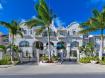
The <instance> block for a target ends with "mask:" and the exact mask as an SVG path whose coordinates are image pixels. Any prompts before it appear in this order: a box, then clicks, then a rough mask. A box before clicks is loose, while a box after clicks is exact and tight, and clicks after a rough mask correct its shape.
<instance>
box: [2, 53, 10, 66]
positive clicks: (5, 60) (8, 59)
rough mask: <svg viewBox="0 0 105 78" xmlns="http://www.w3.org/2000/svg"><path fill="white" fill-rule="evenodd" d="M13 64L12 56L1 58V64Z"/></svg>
mask: <svg viewBox="0 0 105 78" xmlns="http://www.w3.org/2000/svg"><path fill="white" fill-rule="evenodd" d="M8 64H11V61H10V56H8V55H5V56H4V57H3V59H2V60H0V65H8Z"/></svg>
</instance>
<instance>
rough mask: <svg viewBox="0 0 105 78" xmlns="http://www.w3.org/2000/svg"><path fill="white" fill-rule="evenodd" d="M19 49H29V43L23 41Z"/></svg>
mask: <svg viewBox="0 0 105 78" xmlns="http://www.w3.org/2000/svg"><path fill="white" fill-rule="evenodd" d="M19 47H29V42H28V41H21V42H20V43H19Z"/></svg>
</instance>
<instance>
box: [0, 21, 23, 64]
mask: <svg viewBox="0 0 105 78" xmlns="http://www.w3.org/2000/svg"><path fill="white" fill-rule="evenodd" d="M0 25H2V26H4V27H7V28H8V29H9V35H10V37H11V41H10V46H11V62H12V63H13V46H12V45H14V39H15V36H16V35H17V34H19V35H21V36H22V32H21V31H20V25H19V23H18V22H17V21H15V20H13V21H12V22H11V23H7V22H4V21H0Z"/></svg>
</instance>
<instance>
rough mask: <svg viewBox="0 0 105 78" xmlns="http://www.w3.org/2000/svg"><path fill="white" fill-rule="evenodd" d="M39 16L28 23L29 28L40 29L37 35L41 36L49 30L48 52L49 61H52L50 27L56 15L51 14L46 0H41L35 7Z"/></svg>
mask: <svg viewBox="0 0 105 78" xmlns="http://www.w3.org/2000/svg"><path fill="white" fill-rule="evenodd" d="M35 8H36V12H37V16H36V18H33V19H31V20H29V21H28V22H26V24H27V26H29V27H31V28H32V27H39V28H38V29H37V31H36V32H37V34H41V33H42V32H43V31H44V30H46V29H47V34H48V52H49V60H51V54H50V26H51V24H52V20H53V17H54V15H53V14H52V13H51V11H50V9H49V8H48V6H47V4H46V2H45V0H39V2H38V3H37V4H36V6H35Z"/></svg>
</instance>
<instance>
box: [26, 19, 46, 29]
mask: <svg viewBox="0 0 105 78" xmlns="http://www.w3.org/2000/svg"><path fill="white" fill-rule="evenodd" d="M25 23H26V25H27V26H28V27H29V28H32V27H37V26H40V25H44V23H43V21H42V20H40V19H37V18H36V19H31V20H29V21H27V22H25Z"/></svg>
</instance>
